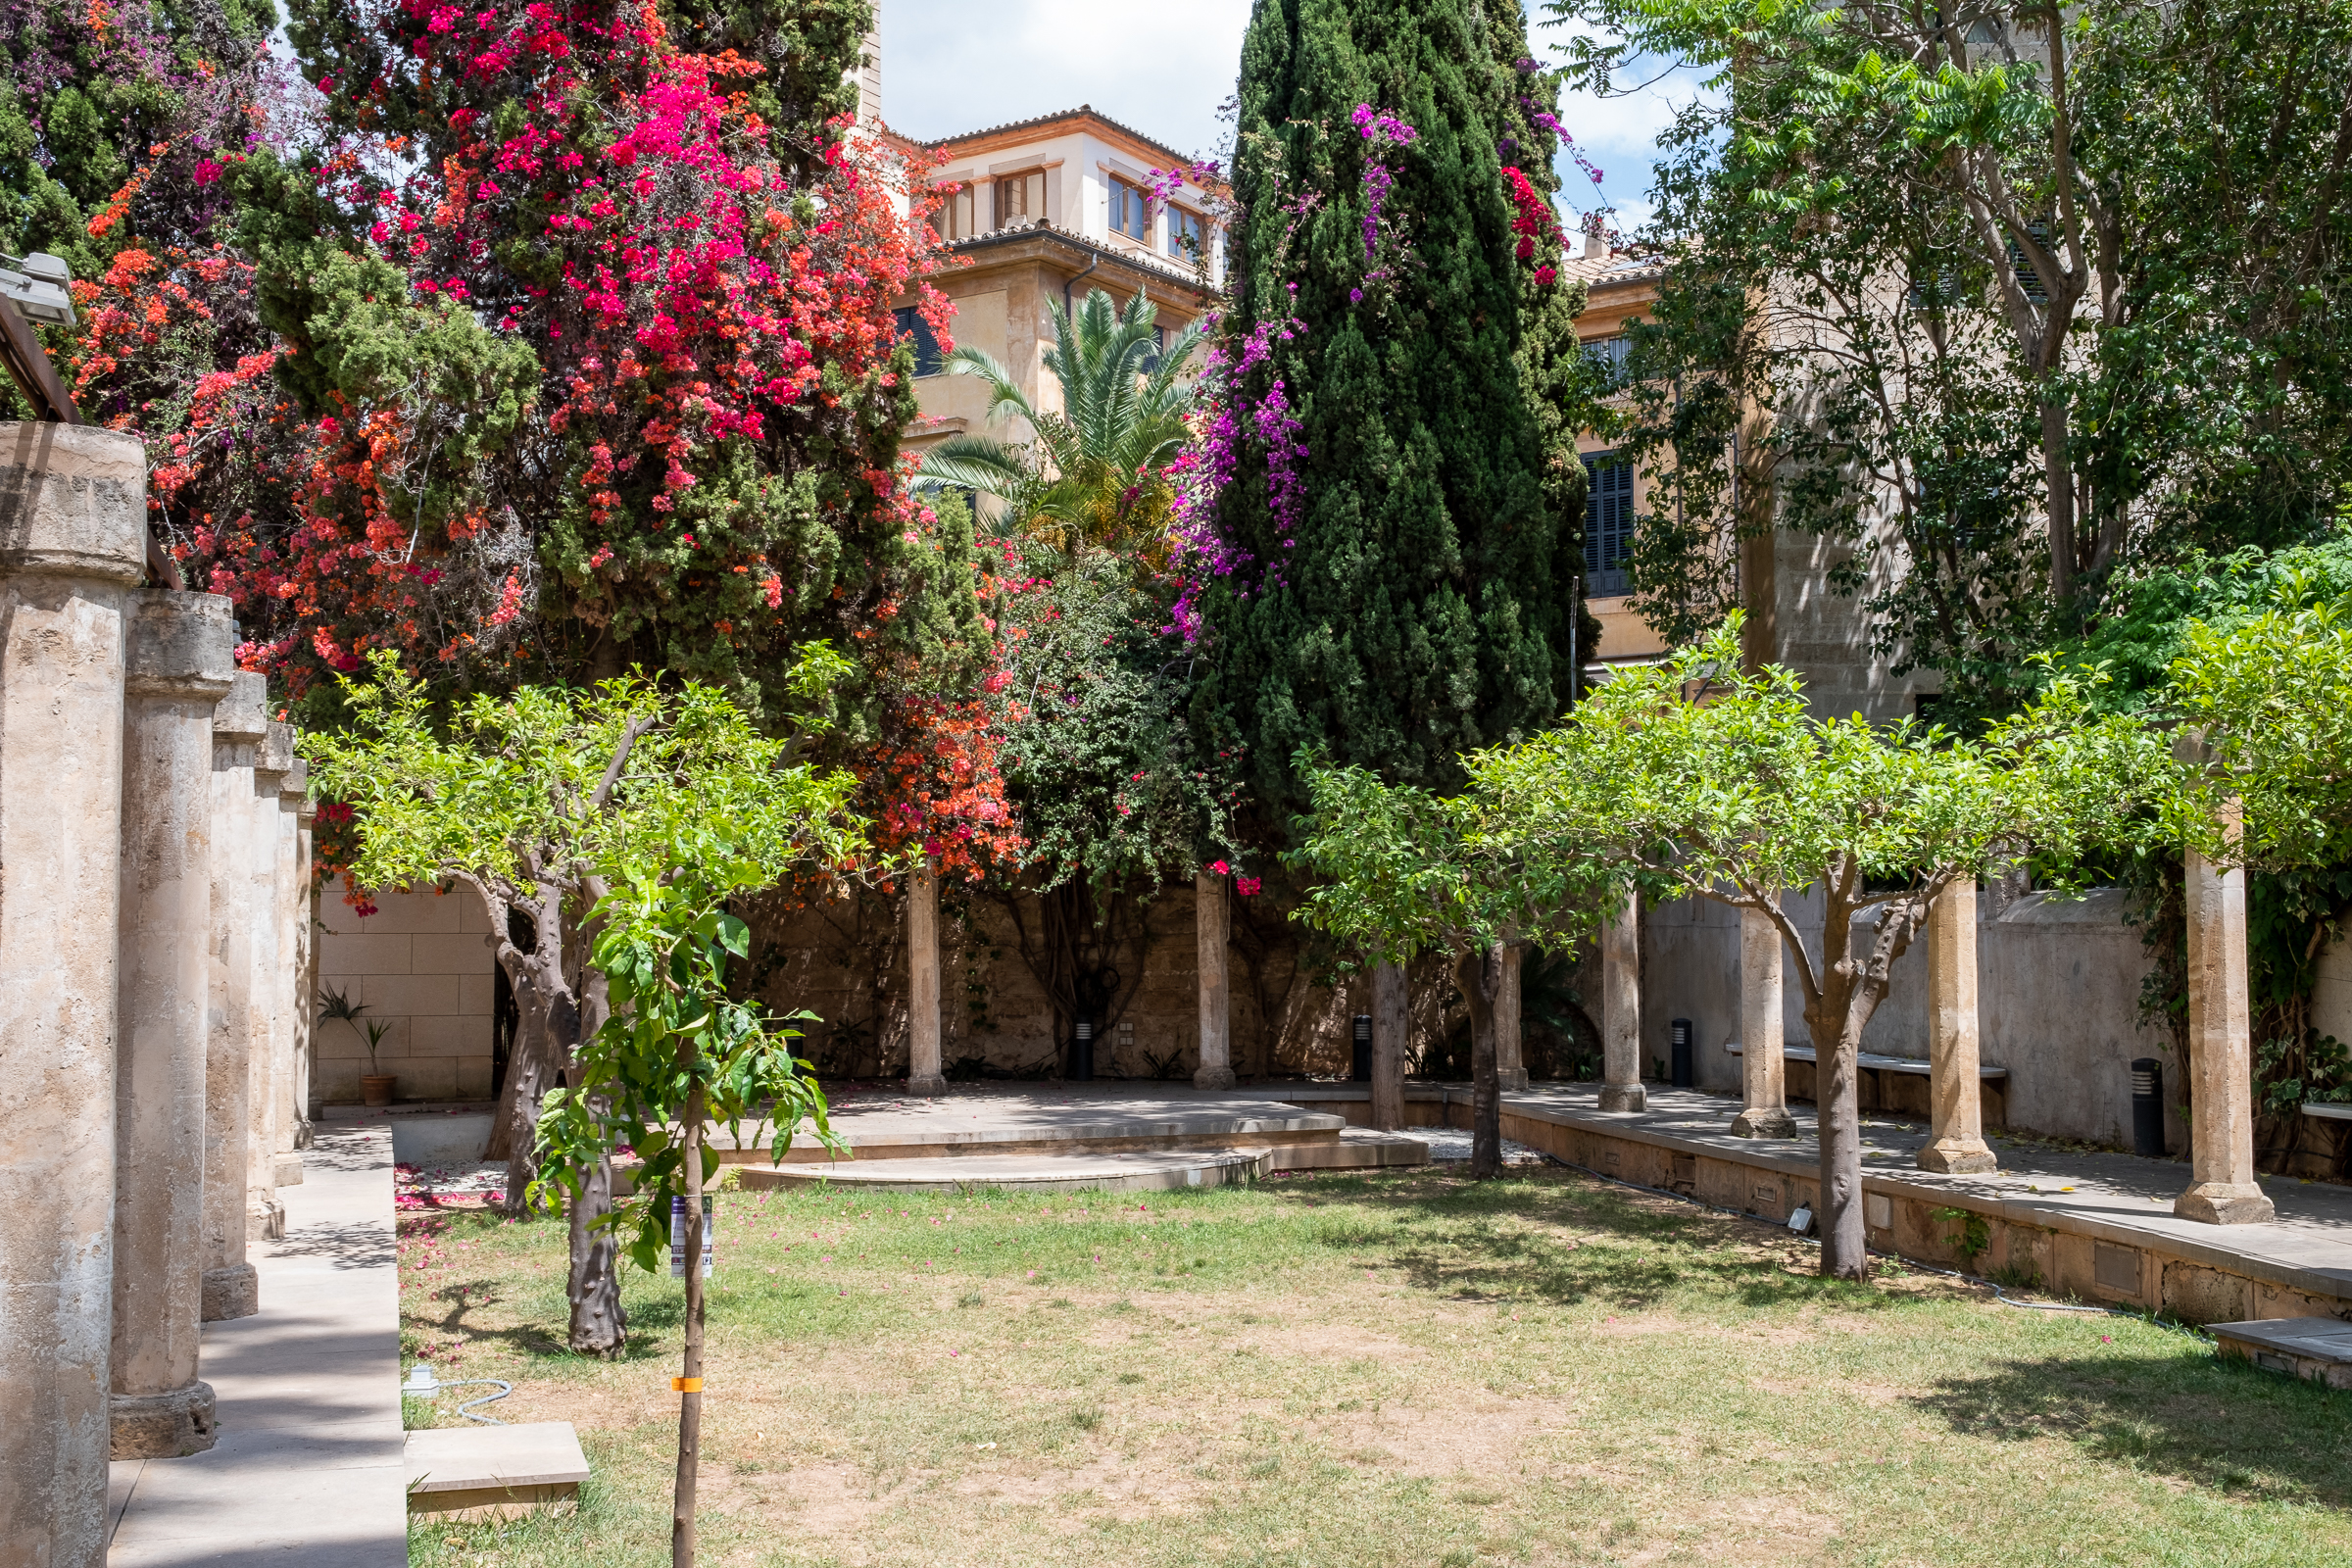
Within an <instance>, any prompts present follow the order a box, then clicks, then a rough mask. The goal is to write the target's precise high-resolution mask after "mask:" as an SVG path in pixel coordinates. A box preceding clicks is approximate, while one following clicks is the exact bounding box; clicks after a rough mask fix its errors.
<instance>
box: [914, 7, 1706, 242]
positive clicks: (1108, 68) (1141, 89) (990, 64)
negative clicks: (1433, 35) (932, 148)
mask: <svg viewBox="0 0 2352 1568" xmlns="http://www.w3.org/2000/svg"><path fill="white" fill-rule="evenodd" d="M880 4H881V9H882V111H883V115H884V118H886V119H887V120H888V121H889V122H890V123H891V124H892V125H893V126H894V127H896V128H897V129H899V130H902V131H904V132H906V133H907V134H908V135H910V136H914V137H917V138H918V139H921V140H926V141H929V140H936V139H937V138H939V137H942V136H951V135H956V134H958V133H960V132H964V131H971V130H979V129H983V128H985V127H987V126H989V125H998V124H1003V123H1005V122H1007V121H1014V120H1027V119H1030V118H1032V117H1033V116H1037V115H1044V114H1051V113H1053V112H1054V111H1055V110H1061V109H1074V108H1076V107H1077V106H1078V105H1080V104H1082V103H1088V104H1092V105H1094V107H1095V108H1096V109H1098V110H1100V111H1101V112H1102V113H1103V114H1105V115H1108V116H1109V117H1110V118H1111V119H1113V120H1116V121H1118V122H1120V123H1122V124H1126V125H1131V126H1133V127H1134V128H1135V129H1137V130H1139V131H1142V132H1143V133H1144V134H1145V135H1147V136H1150V137H1152V139H1154V140H1156V141H1162V142H1165V143H1167V144H1168V145H1169V146H1171V147H1174V148H1177V149H1178V150H1180V151H1183V152H1187V153H1195V154H1204V155H1205V154H1213V153H1214V150H1215V148H1216V146H1217V143H1218V142H1219V140H1220V139H1221V138H1222V137H1223V135H1224V131H1225V127H1224V126H1223V125H1222V124H1220V123H1218V121H1217V118H1216V112H1217V106H1218V105H1219V104H1221V103H1223V102H1224V101H1225V99H1226V98H1227V97H1228V96H1230V95H1231V93H1232V92H1233V87H1234V77H1235V74H1236V73H1237V72H1238V70H1239V68H1240V61H1241V49H1242V31H1243V29H1244V28H1245V27H1246V26H1247V25H1249V21H1250V0H1187V3H1186V4H1183V5H1168V4H1164V3H1161V4H1145V3H1142V0H994V3H992V4H988V5H975V4H972V3H971V0H960V3H952V0H880ZM1534 33H1535V36H1534V40H1533V43H1534V47H1535V50H1536V53H1537V57H1538V58H1539V59H1549V58H1552V55H1551V50H1552V47H1553V45H1555V44H1556V43H1559V42H1561V41H1563V39H1564V37H1565V35H1566V34H1565V30H1564V29H1561V28H1551V27H1538V28H1536V29H1534ZM1641 79H1642V78H1641V77H1639V76H1633V75H1629V76H1628V78H1627V80H1628V82H1629V83H1630V82H1633V81H1637V80H1641ZM1698 90H1699V89H1698V84H1697V81H1696V79H1695V78H1694V77H1693V76H1692V75H1691V73H1675V74H1673V75H1670V76H1668V77H1667V78H1666V79H1665V80H1663V81H1659V82H1655V83H1652V84H1650V85H1648V86H1646V87H1644V88H1642V90H1641V91H1639V92H1636V93H1634V94H1632V95H1631V96H1628V97H1623V98H1611V99H1608V100H1607V101H1605V102H1595V101H1593V100H1592V99H1590V98H1587V97H1583V96H1578V97H1575V98H1572V99H1570V100H1569V101H1568V102H1565V103H1563V104H1562V105H1561V112H1560V123H1561V126H1562V128H1564V129H1565V130H1567V131H1568V133H1569V134H1570V135H1571V136H1573V137H1575V138H1576V141H1577V144H1578V145H1579V146H1580V147H1582V148H1583V149H1584V151H1585V156H1586V157H1587V158H1588V159H1589V160H1590V161H1591V162H1592V163H1593V165H1595V166H1596V167H1597V168H1599V169H1600V171H1601V172H1602V173H1603V174H1604V175H1605V176H1606V178H1605V181H1604V184H1603V187H1602V188H1603V190H1604V191H1605V192H1606V193H1607V197H1608V200H1609V201H1610V203H1611V204H1612V205H1613V206H1614V207H1615V209H1616V211H1617V215H1618V219H1617V221H1618V225H1619V226H1620V227H1621V228H1623V229H1625V230H1627V231H1628V232H1631V231H1632V230H1633V229H1634V228H1636V227H1638V226H1639V224H1640V222H1641V221H1642V220H1643V219H1645V218H1646V217H1647V216H1648V211H1649V202H1648V199H1647V193H1648V190H1649V184H1650V166H1651V164H1652V162H1653V161H1654V159H1655V158H1656V156H1657V153H1656V144H1657V137H1658V135H1659V133H1660V132H1662V131H1663V130H1664V129H1665V128H1666V127H1667V125H1669V124H1670V123H1672V122H1673V119H1674V113H1675V110H1676V108H1677V106H1679V105H1680V104H1682V103H1684V102H1687V101H1688V100H1689V99H1690V98H1691V96H1692V95H1693V94H1695V93H1696V92H1697V91H1698ZM1558 167H1559V171H1560V176H1561V180H1562V189H1561V193H1560V194H1561V199H1562V201H1563V203H1564V204H1565V205H1567V206H1568V207H1570V208H1571V209H1573V210H1575V211H1578V212H1581V211H1584V210H1585V209H1587V208H1590V207H1592V206H1593V205H1594V200H1593V189H1592V186H1591V185H1590V184H1589V183H1588V182H1587V181H1586V179H1585V177H1584V175H1583V174H1582V173H1581V172H1578V170H1577V169H1576V167H1575V166H1574V164H1573V163H1571V162H1570V161H1569V160H1568V158H1567V157H1566V156H1565V155H1563V156H1562V158H1561V159H1560V161H1559V165H1558Z"/></svg>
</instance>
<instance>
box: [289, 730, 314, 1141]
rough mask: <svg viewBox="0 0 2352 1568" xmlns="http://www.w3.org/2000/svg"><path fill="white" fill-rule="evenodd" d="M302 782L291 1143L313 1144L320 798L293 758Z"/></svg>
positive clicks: (297, 815) (297, 811)
mask: <svg viewBox="0 0 2352 1568" xmlns="http://www.w3.org/2000/svg"><path fill="white" fill-rule="evenodd" d="M294 770H295V773H296V774H297V775H298V776H299V777H300V779H301V781H302V787H301V789H300V791H299V792H298V793H297V794H296V795H295V797H294V906H293V909H292V916H293V920H294V930H295V933H296V936H295V942H294V1117H295V1121H294V1147H295V1148H296V1149H298V1150H300V1149H308V1148H310V1147H311V1138H312V1123H313V1121H314V1120H315V1119H316V1117H317V1115H318V1110H317V1107H316V1106H315V1105H314V1104H313V1103H312V1100H311V1080H312V1078H313V1077H314V1076H315V1072H314V1068H315V1067H316V1065H317V1062H316V1053H317V1051H318V1041H317V1040H315V1039H314V1038H313V1035H314V1034H315V1032H316V1031H317V1029H318V1026H319V916H318V913H317V900H316V899H315V898H314V897H313V895H312V890H311V875H312V866H311V830H312V823H313V821H314V820H315V818H316V817H317V815H318V811H319V803H318V802H317V801H314V800H312V799H311V764H310V763H308V762H296V763H295V764H294Z"/></svg>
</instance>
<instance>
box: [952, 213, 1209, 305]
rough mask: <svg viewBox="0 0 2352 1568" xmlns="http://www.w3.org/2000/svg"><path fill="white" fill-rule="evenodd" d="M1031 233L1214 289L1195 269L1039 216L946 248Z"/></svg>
mask: <svg viewBox="0 0 2352 1568" xmlns="http://www.w3.org/2000/svg"><path fill="white" fill-rule="evenodd" d="M1032 234H1043V235H1045V236H1047V237H1048V238H1050V239H1057V240H1062V241H1064V242H1066V243H1068V244H1071V245H1083V246H1085V247H1086V248H1087V249H1088V250H1090V251H1093V252H1094V253H1095V254H1096V255H1098V256H1104V257H1108V258H1109V259H1110V260H1112V261H1114V262H1123V263H1125V264H1126V265H1127V266H1129V267H1132V268H1135V269H1136V270H1139V271H1146V272H1151V273H1153V274H1155V275H1157V276H1158V277H1160V278H1161V279H1163V280H1164V281H1167V282H1170V283H1182V284H1184V285H1185V286H1186V287H1187V288H1193V289H1199V290H1200V291H1201V292H1202V293H1213V292H1214V288H1213V286H1212V285H1208V284H1204V283H1202V282H1201V278H1200V275H1199V274H1198V273H1194V272H1187V271H1180V270H1177V269H1176V268H1173V267H1170V266H1169V265H1168V264H1167V263H1166V262H1164V261H1162V260H1161V259H1160V258H1158V257H1156V256H1154V255H1152V253H1150V252H1149V251H1141V252H1139V251H1131V250H1127V249H1125V248H1123V247H1121V246H1117V245H1109V244H1105V243H1104V242H1103V241H1102V240H1098V239H1089V238H1088V237H1087V236H1085V235H1084V234H1079V233H1074V232H1072V231H1071V230H1069V229H1066V228H1056V227H1055V226H1054V224H1052V223H1049V222H1047V221H1045V220H1044V219H1042V218H1033V219H1031V220H1030V221H1028V222H1027V223H1025V224H1023V225H1022V226H1020V227H1019V228H992V229H990V230H989V231H988V232H987V233H985V234H974V235H973V236H972V237H971V238H970V239H959V240H955V241H952V242H951V243H950V244H949V246H948V248H949V249H950V250H952V251H956V252H957V253H958V254H969V253H970V252H972V251H974V250H977V249H979V248H980V247H982V246H985V245H1002V244H1005V243H1007V242H1009V241H1012V240H1017V239H1025V238H1027V237H1028V236H1030V235H1032Z"/></svg>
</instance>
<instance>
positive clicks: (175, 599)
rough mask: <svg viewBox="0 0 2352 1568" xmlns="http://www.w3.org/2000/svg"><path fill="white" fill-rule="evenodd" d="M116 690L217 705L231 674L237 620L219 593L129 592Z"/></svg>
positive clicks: (143, 695)
mask: <svg viewBox="0 0 2352 1568" xmlns="http://www.w3.org/2000/svg"><path fill="white" fill-rule="evenodd" d="M128 609H129V611H130V637H129V647H128V650H127V652H126V656H125V659H124V662H123V690H124V691H125V692H127V693H128V694H129V695H131V696H133V697H188V698H195V699H199V700H203V699H210V700H211V701H213V702H215V703H218V702H220V700H221V698H223V697H225V696H227V695H228V691H229V686H230V684H231V682H232V681H233V680H234V679H235V677H236V673H237V660H236V653H237V621H236V614H235V612H234V609H233V607H231V606H230V604H229V602H228V599H227V598H226V596H224V595H221V594H189V593H179V592H175V591H174V590H172V589H169V588H149V589H144V590H142V591H140V592H139V593H137V594H134V595H133V596H132V597H131V602H130V604H129V606H128Z"/></svg>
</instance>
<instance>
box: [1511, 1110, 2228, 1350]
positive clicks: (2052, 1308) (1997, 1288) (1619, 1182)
mask: <svg viewBox="0 0 2352 1568" xmlns="http://www.w3.org/2000/svg"><path fill="white" fill-rule="evenodd" d="M1544 1158H1545V1159H1548V1160H1550V1161H1551V1162H1552V1163H1553V1164H1555V1165H1565V1166H1567V1167H1568V1168H1569V1169H1570V1170H1581V1171H1583V1172H1584V1173H1585V1174H1586V1175H1588V1176H1596V1177H1598V1178H1599V1179H1600V1180H1602V1181H1604V1182H1609V1183H1611V1184H1613V1185H1615V1186H1618V1187H1631V1188H1632V1189H1634V1191H1636V1192H1638V1193H1655V1194H1657V1195H1658V1196H1659V1197H1660V1198H1671V1199H1675V1200H1676V1201H1680V1202H1685V1203H1689V1204H1691V1206H1693V1207H1695V1208H1703V1209H1705V1210H1707V1211H1708V1212H1709V1213H1713V1214H1729V1215H1730V1216H1732V1218H1734V1219H1744V1220H1753V1221H1754V1222H1755V1223H1757V1224H1759V1225H1770V1226H1772V1228H1773V1229H1775V1230H1786V1229H1788V1227H1787V1226H1785V1225H1782V1224H1781V1223H1779V1222H1778V1221H1777V1220H1769V1219H1766V1218H1764V1216H1762V1215H1761V1214H1749V1213H1744V1212H1742V1211H1741V1210H1740V1209H1737V1208H1725V1207H1724V1206H1722V1205H1721V1204H1720V1203H1710V1202H1708V1201H1705V1200H1704V1199H1700V1198H1693V1197H1691V1195H1690V1194H1689V1193H1678V1192H1676V1191H1675V1190H1674V1189H1673V1188H1671V1187H1651V1186H1649V1185H1648V1184H1647V1183H1645V1182H1629V1181H1627V1180H1626V1179H1625V1178H1624V1177H1622V1176H1611V1175H1610V1174H1608V1173H1607V1172H1606V1171H1598V1170H1594V1169H1593V1167H1592V1166H1590V1165H1579V1164H1578V1163H1577V1162H1576V1161H1574V1160H1572V1159H1561V1158H1560V1157H1559V1156H1558V1155H1556V1154H1545V1155H1544ZM1863 1250H1865V1251H1867V1252H1871V1253H1874V1254H1875V1255H1877V1256H1879V1257H1887V1258H1892V1259H1893V1260H1894V1261H1896V1262H1898V1263H1900V1264H1902V1265H1903V1266H1904V1267H1905V1268H1915V1269H1920V1270H1922V1271H1924V1272H1926V1273H1929V1274H1941V1275H1943V1276H1944V1277H1945V1278H1947V1279H1955V1280H1962V1281H1965V1282H1967V1283H1968V1284H1970V1285H1982V1286H1984V1287H1985V1289H1986V1290H1988V1291H1990V1292H1991V1293H1992V1299H1994V1300H1996V1301H1998V1302H2000V1303H2001V1304H2002V1305H2003V1306H2016V1307H2023V1308H2025V1309H2026V1310H2027V1311H2030V1312H2092V1313H2098V1314H2102V1315H2104V1316H2107V1317H2128V1318H2133V1319H2136V1320H2138V1321H2139V1322H2142V1323H2152V1324H2154V1325H2155V1326H2156V1327H2158V1328H2160V1329H2170V1330H2172V1331H2173V1332H2174V1333H2176V1334H2180V1335H2185V1336H2186V1337H2188V1338H2189V1339H2192V1340H2194V1341H2196V1342H2197V1343H2198V1344H2199V1345H2202V1346H2204V1347H2206V1348H2208V1349H2211V1348H2214V1342H2213V1339H2212V1337H2211V1336H2210V1335H2208V1334H2206V1333H2204V1332H2203V1331H2202V1330H2199V1329H2196V1328H2193V1327H2191V1326H2189V1325H2187V1324H2182V1323H2168V1322H2166V1321H2165V1320H2164V1319H2163V1318H2160V1317H2157V1316H2156V1315H2155V1314H2153V1313H2149V1312H2133V1311H2129V1310H2127V1309H2126V1308H2123V1307H2120V1306H2084V1305H2082V1304H2081V1303H2079V1302H2075V1301H2018V1300H2012V1299H2010V1297H2009V1293H2008V1292H2007V1291H2006V1290H2004V1289H2003V1288H2002V1287H2001V1285H2000V1282H1999V1281H1997V1280H1988V1279H1986V1278H1985V1276H1984V1275H1982V1274H1968V1273H1963V1272H1962V1271H1961V1270H1959V1269H1956V1268H1938V1267H1936V1265H1935V1264H1933V1263H1922V1262H1920V1261H1919V1260H1918V1259H1916V1258H1909V1257H1904V1256H1902V1255H1901V1254H1900V1253H1897V1252H1882V1251H1879V1250H1878V1249H1876V1248H1868V1247H1866V1248H1865V1249H1863Z"/></svg>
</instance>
